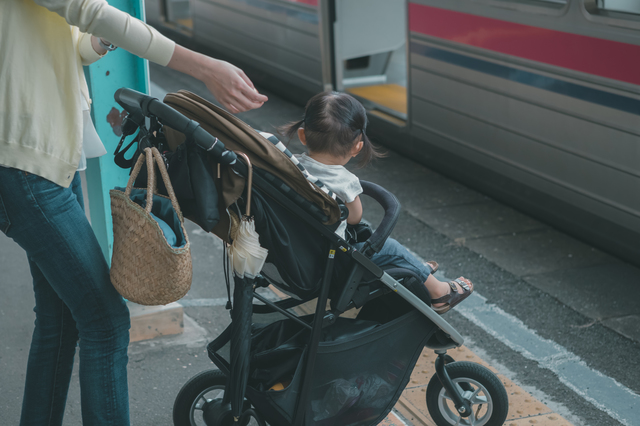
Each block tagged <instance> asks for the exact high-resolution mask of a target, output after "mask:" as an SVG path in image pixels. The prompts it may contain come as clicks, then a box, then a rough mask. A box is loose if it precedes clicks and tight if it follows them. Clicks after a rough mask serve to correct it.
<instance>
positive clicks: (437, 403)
mask: <svg viewBox="0 0 640 426" xmlns="http://www.w3.org/2000/svg"><path fill="white" fill-rule="evenodd" d="M445 368H446V370H447V373H448V375H449V377H450V378H451V380H452V381H453V383H454V384H455V386H457V387H458V391H459V392H460V394H461V395H462V397H463V398H464V399H466V400H468V401H469V403H470V405H471V410H472V414H471V415H470V416H469V417H466V418H464V417H461V416H460V414H459V413H458V411H457V410H456V408H455V405H454V403H453V401H452V400H451V397H450V396H449V395H448V393H447V390H446V389H445V388H444V387H443V386H442V383H440V379H438V376H437V375H435V374H434V375H433V377H432V378H431V380H430V381H429V385H428V386H427V408H428V409H429V414H430V415H431V418H432V419H433V421H434V422H435V423H436V425H438V426H450V425H469V426H471V425H473V426H501V425H502V424H504V421H505V420H506V418H507V413H508V410H509V398H508V396H507V391H506V390H505V388H504V386H503V385H502V382H500V380H499V379H498V378H497V377H496V376H495V374H493V373H492V372H491V370H489V369H487V368H485V367H483V366H481V365H479V364H474V363H471V362H453V363H450V364H447V365H446V367H445Z"/></svg>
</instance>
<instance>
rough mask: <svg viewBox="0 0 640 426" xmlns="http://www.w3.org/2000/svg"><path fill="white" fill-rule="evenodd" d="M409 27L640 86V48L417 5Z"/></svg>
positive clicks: (459, 41) (413, 4)
mask: <svg viewBox="0 0 640 426" xmlns="http://www.w3.org/2000/svg"><path fill="white" fill-rule="evenodd" d="M409 29H410V30H411V31H414V32H418V33H422V34H426V35H429V36H434V37H438V38H442V39H445V40H451V41H454V42H457V43H462V44H467V45H470V46H475V47H480V48H483V49H488V50H492V51H494V52H500V53H505V54H507V55H512V56H517V57H519V58H524V59H530V60H532V61H536V62H542V63H545V64H550V65H555V66H559V67H563V68H568V69H571V70H575V71H581V72H584V73H588V74H594V75H597V76H601V77H606V78H611V79H614V80H620V81H625V82H628V83H633V84H638V85H640V46H636V45H634V44H628V43H620V42H616V41H610V40H603V39H599V38H595V37H588V36H583V35H577V34H570V33H565V32H562V31H555V30H548V29H545V28H539V27H532V26H530V25H522V24H516V23H513V22H507V21H500V20H498V19H492V18H485V17H482V16H477V15H471V14H468V13H462V12H455V11H451V10H445V9H440V8H436V7H431V6H424V5H419V4H415V3H410V4H409Z"/></svg>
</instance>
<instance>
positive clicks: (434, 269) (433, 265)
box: [425, 260, 439, 274]
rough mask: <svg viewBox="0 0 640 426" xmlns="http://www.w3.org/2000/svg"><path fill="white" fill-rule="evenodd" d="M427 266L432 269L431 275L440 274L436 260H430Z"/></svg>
mask: <svg viewBox="0 0 640 426" xmlns="http://www.w3.org/2000/svg"><path fill="white" fill-rule="evenodd" d="M425 263H426V264H427V265H429V268H431V273H432V274H435V273H436V272H438V266H439V265H438V262H436V261H435V260H430V261H428V262H425Z"/></svg>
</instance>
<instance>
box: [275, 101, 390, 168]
mask: <svg viewBox="0 0 640 426" xmlns="http://www.w3.org/2000/svg"><path fill="white" fill-rule="evenodd" d="M300 127H302V128H303V129H304V136H305V138H306V143H307V147H308V148H309V150H310V151H312V152H326V153H329V154H332V155H335V156H340V157H342V156H345V155H348V154H349V152H350V151H351V149H352V148H353V145H354V144H355V143H356V142H358V141H360V140H362V142H363V146H362V150H361V151H360V153H359V154H358V162H357V164H358V166H359V167H364V166H366V165H367V164H368V163H369V162H370V161H371V160H372V159H373V158H375V157H381V156H382V154H381V153H380V152H379V151H378V150H377V149H376V148H375V147H374V146H373V145H372V144H371V141H370V140H369V138H368V137H367V134H366V130H367V111H366V110H365V109H364V107H363V106H362V104H361V103H360V102H358V101H357V100H356V99H355V98H354V97H353V96H351V95H348V94H347V93H340V92H322V93H318V94H317V95H315V96H314V97H312V98H311V99H309V102H307V105H306V107H305V109H304V118H303V119H302V120H300V121H297V122H295V123H291V124H289V125H286V126H284V127H282V128H281V129H280V132H281V133H282V134H283V135H284V136H286V137H287V138H288V139H289V140H290V139H291V138H292V137H293V136H294V135H296V133H297V131H298V129H299V128H300ZM361 138H362V139H361Z"/></svg>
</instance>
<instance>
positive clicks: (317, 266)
mask: <svg viewBox="0 0 640 426" xmlns="http://www.w3.org/2000/svg"><path fill="white" fill-rule="evenodd" d="M115 99H116V101H117V102H118V103H119V104H120V105H121V106H122V107H123V108H125V109H126V110H127V112H128V113H129V116H128V117H127V119H126V120H125V122H124V123H123V132H124V136H123V140H124V137H125V136H126V135H127V134H133V133H134V132H135V130H137V129H139V135H140V134H142V135H143V136H142V137H138V138H137V139H136V140H137V141H138V145H139V146H138V148H139V151H141V150H142V149H143V148H144V147H145V146H144V145H145V144H146V145H147V146H149V145H153V146H156V147H159V150H160V151H161V152H163V151H164V152H165V155H166V156H167V158H168V159H167V163H168V164H169V172H170V175H171V170H172V169H171V168H172V167H174V169H175V166H173V165H171V162H172V161H173V159H175V157H176V154H175V153H176V152H178V151H180V150H186V152H187V153H189V154H188V155H187V157H188V156H196V155H197V156H199V158H201V159H202V158H204V159H205V161H204V162H205V163H206V166H207V169H208V170H209V173H208V174H207V176H205V177H206V179H205V180H206V181H207V182H209V185H210V184H211V181H212V182H213V185H210V189H211V193H210V194H209V196H208V197H207V199H206V200H202V199H198V194H197V192H198V191H197V190H196V189H194V188H190V190H188V191H186V192H189V194H188V195H185V196H184V198H185V199H184V204H183V201H182V200H180V194H179V192H180V188H179V186H180V185H184V183H178V182H176V183H175V184H174V189H176V186H178V188H177V189H176V194H177V195H178V200H179V201H180V205H181V207H182V210H183V213H184V214H185V217H187V218H190V219H192V220H194V221H195V222H196V223H197V224H199V225H200V226H201V227H203V229H205V230H206V231H213V232H214V233H216V235H218V236H219V237H220V238H221V239H223V240H224V241H227V242H228V243H231V242H232V239H233V237H232V236H230V231H229V229H230V228H233V226H232V223H234V222H237V221H236V220H235V219H236V218H240V217H242V216H243V215H244V214H245V213H247V216H250V218H245V219H247V220H251V221H252V223H253V225H254V226H255V230H256V232H257V234H258V235H259V240H260V245H261V246H263V247H265V248H266V249H268V250H269V252H268V255H267V257H266V261H265V263H264V266H263V267H262V268H261V270H260V271H258V272H260V273H259V274H257V275H255V276H248V275H245V276H244V277H240V276H237V275H236V276H234V278H233V280H234V289H233V304H232V309H231V319H232V320H231V324H230V326H229V327H228V328H227V329H226V330H225V331H224V332H222V333H221V334H220V336H219V337H217V338H216V339H215V340H214V341H212V342H211V343H210V344H209V345H208V347H207V349H208V354H209V357H210V358H211V360H212V361H213V363H214V364H215V365H216V366H217V367H218V369H217V370H208V371H204V372H201V373H200V374H198V375H196V376H194V377H193V378H192V379H190V380H189V381H188V382H187V383H186V384H185V385H184V386H183V387H182V389H181V390H180V392H179V393H178V395H177V397H176V401H175V404H174V410H173V420H174V424H175V425H176V426H187V425H191V426H193V425H209V426H225V425H235V424H239V425H249V424H252V425H254V424H257V425H266V424H269V425H271V426H288V425H296V426H303V425H304V426H311V425H316V426H324V425H326V426H329V425H332V426H341V425H345V426H346V425H376V424H379V423H380V422H382V421H383V420H384V419H385V417H386V416H387V415H388V414H389V412H390V411H391V410H392V408H393V407H394V405H395V404H396V402H397V401H398V399H399V398H400V395H401V393H402V392H403V390H404V388H405V387H406V385H407V383H408V382H409V379H410V375H411V373H412V370H413V368H414V366H415V364H416V362H417V359H418V357H419V356H420V354H421V352H422V350H423V348H424V347H427V348H430V349H433V350H434V351H435V353H436V354H437V355H438V356H437V359H436V362H435V374H434V375H433V377H432V378H431V381H430V382H429V385H428V387H427V392H426V403H427V407H428V410H429V413H430V415H431V417H432V418H433V420H434V422H435V423H436V424H437V425H439V426H446V425H477V426H482V425H486V426H495V425H502V424H503V423H504V421H505V419H506V417H507V411H508V398H507V394H506V391H505V389H504V386H503V385H502V383H501V382H500V380H499V379H498V378H497V377H496V376H495V375H494V374H493V373H492V372H491V371H490V370H488V369H486V368H484V367H482V366H480V365H478V364H474V363H469V362H455V361H454V360H453V358H451V356H449V355H447V350H449V349H452V348H456V347H459V346H461V345H462V343H463V339H462V337H461V336H460V334H459V333H458V332H457V331H456V330H455V329H454V328H453V327H452V326H451V325H449V324H448V323H447V322H446V321H445V320H444V319H443V318H442V317H441V316H440V315H438V314H436V313H435V312H434V311H433V310H432V309H431V308H430V300H421V298H419V297H418V296H416V295H414V294H413V293H412V292H411V291H409V289H408V288H411V287H412V284H415V282H416V280H417V282H420V279H419V278H418V277H417V276H415V275H414V274H413V273H412V272H411V271H408V270H404V269H399V268H394V269H388V270H382V269H381V268H380V267H378V266H377V265H375V264H374V263H373V262H371V260H370V256H371V255H372V254H373V253H375V252H377V251H379V250H380V249H381V248H382V246H383V244H384V242H385V241H386V239H387V238H388V237H389V235H390V234H391V232H392V230H393V228H394V226H395V224H396V221H397V220H398V217H399V213H400V205H399V203H398V200H397V199H396V198H395V196H393V195H392V194H391V193H389V192H387V191H386V190H385V189H384V188H382V187H380V186H378V185H376V184H373V183H370V182H364V181H362V182H361V184H362V188H363V190H364V192H363V195H365V196H368V197H371V198H373V199H374V200H375V201H376V202H378V203H379V204H380V205H381V206H382V207H383V209H384V212H385V213H384V218H383V219H382V221H381V223H380V224H379V225H378V226H377V228H376V229H375V232H373V231H370V230H369V231H370V232H367V231H368V230H367V229H366V228H363V227H360V228H359V229H356V231H357V232H352V235H351V238H350V240H351V241H345V240H343V239H342V238H341V237H340V236H338V235H337V234H335V232H334V231H335V229H336V228H337V226H338V224H339V223H340V221H341V219H343V218H346V217H347V216H348V210H347V209H346V207H345V206H344V204H343V203H341V201H340V200H339V199H336V198H335V196H334V195H333V194H332V193H331V191H329V190H328V189H326V188H323V187H322V186H321V183H320V182H312V181H311V180H312V178H311V177H310V176H307V175H306V174H305V172H304V170H303V168H301V167H299V166H298V165H297V164H295V163H294V162H293V161H292V159H291V158H290V157H291V154H290V153H289V152H288V150H287V149H286V148H285V147H284V145H283V144H281V143H279V142H278V141H277V139H276V138H274V137H273V136H272V135H268V134H260V133H259V132H257V131H255V130H253V129H252V128H250V127H249V126H248V125H246V124H245V123H243V122H242V121H241V120H239V119H238V118H236V117H235V116H233V115H231V114H228V113H227V112H226V111H224V110H222V109H221V108H218V107H216V106H215V105H212V104H211V103H209V102H207V101H205V100H204V99H201V98H199V97H198V96H197V95H194V94H193V93H189V92H185V91H180V92H178V93H172V94H168V95H167V96H166V97H165V100H164V102H161V101H159V100H157V99H155V98H151V97H149V96H146V95H144V94H141V93H138V92H135V91H132V90H129V89H124V88H123V89H119V90H118V91H117V92H116V95H115ZM145 117H147V118H149V119H150V120H146V122H147V123H149V125H148V126H146V125H145V120H144V118H145ZM172 155H173V156H172ZM122 158H123V157H122ZM189 158H192V157H189ZM190 161H191V160H190ZM194 164H195V163H191V162H190V164H189V165H190V166H191V167H192V169H193V168H194V167H195V166H194ZM192 172H194V173H192V174H194V175H195V174H197V173H195V171H194V170H192ZM182 174H183V175H184V173H182ZM177 175H178V174H177V173H176V174H175V175H174V176H177ZM173 178H174V177H173V176H172V183H173ZM141 179H144V177H142V178H141ZM176 179H180V178H178V177H176ZM206 185H207V184H205V186H206ZM187 186H188V185H187ZM159 189H160V190H161V188H159ZM212 199H213V202H214V205H216V206H217V211H215V212H211V211H206V209H204V208H203V205H205V204H207V203H209V206H210V205H211V200H212ZM249 211H250V214H249ZM354 241H360V242H362V241H365V243H364V246H363V247H362V248H361V249H360V250H356V249H354V247H353V245H352V244H353V242H354ZM226 265H228V263H225V266H226ZM227 275H229V274H227ZM267 286H273V287H275V288H276V289H278V290H280V291H281V292H282V293H284V294H286V295H288V297H286V298H283V299H280V300H273V298H269V297H266V296H265V292H264V291H263V288H264V287H267ZM227 288H228V289H229V282H227ZM254 301H255V302H254ZM310 301H315V309H314V313H312V314H303V313H301V312H300V310H299V308H296V307H299V306H300V305H301V304H303V303H307V305H308V304H309V302H310Z"/></svg>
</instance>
